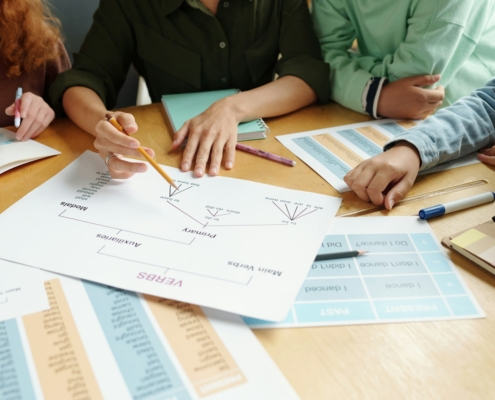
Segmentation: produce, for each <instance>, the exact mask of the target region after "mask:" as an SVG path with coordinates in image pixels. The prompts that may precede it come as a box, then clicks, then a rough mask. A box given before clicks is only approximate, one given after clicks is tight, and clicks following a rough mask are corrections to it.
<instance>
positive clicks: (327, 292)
mask: <svg viewBox="0 0 495 400" xmlns="http://www.w3.org/2000/svg"><path fill="white" fill-rule="evenodd" d="M347 250H366V251H368V253H366V254H364V255H361V256H359V257H354V258H343V259H333V260H323V261H315V262H314V263H313V265H312V267H311V270H310V272H309V274H308V276H307V278H306V281H305V282H304V284H303V285H302V287H301V290H300V291H299V294H298V296H297V299H296V301H295V303H294V305H293V306H292V309H291V311H290V312H289V314H288V315H287V317H286V319H285V321H283V322H281V323H271V322H268V321H261V320H256V319H253V318H245V322H246V323H247V324H248V325H249V326H251V327H252V328H282V327H283V328H286V327H300V326H325V325H347V324H371V323H383V322H409V321H431V320H446V319H461V318H481V317H484V313H483V311H482V309H481V308H480V306H479V305H478V303H477V302H476V300H475V298H474V297H473V295H472V294H471V292H470V290H469V288H468V287H467V286H466V284H465V283H464V281H463V279H462V277H461V276H460V274H459V273H458V271H457V269H456V267H455V266H454V265H453V264H452V262H451V261H450V259H449V258H448V255H447V253H446V251H445V250H444V249H443V247H442V246H441V244H440V243H439V242H438V240H437V238H436V236H435V234H434V233H433V231H432V230H431V228H430V226H429V225H428V223H427V222H426V221H423V220H420V219H419V218H417V217H351V218H336V219H335V220H334V222H333V224H332V226H331V228H330V230H329V231H328V234H327V236H326V237H325V239H324V240H323V243H322V244H321V248H320V251H319V253H334V252H341V251H347Z"/></svg>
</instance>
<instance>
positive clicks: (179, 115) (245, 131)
mask: <svg viewBox="0 0 495 400" xmlns="http://www.w3.org/2000/svg"><path fill="white" fill-rule="evenodd" d="M236 93H239V90H238V89H226V90H213V91H210V92H196V93H184V94H166V95H163V96H162V103H163V106H164V107H165V111H166V113H167V115H168V119H169V120H170V123H171V124H172V128H173V129H174V132H177V131H178V130H179V129H180V128H181V127H182V125H184V122H186V121H187V120H188V119H191V118H193V117H195V116H197V115H199V114H201V113H202V112H203V111H205V110H206V109H207V108H208V107H209V106H211V105H212V104H213V103H214V102H215V101H217V100H220V99H223V98H224V97H227V96H231V95H233V94H236ZM269 130H270V129H269V128H268V126H267V125H266V124H265V122H264V121H263V120H262V119H261V118H258V119H255V120H253V121H248V122H241V123H240V124H239V126H238V135H237V141H239V142H242V141H243V140H253V139H264V138H266V135H267V133H268V132H269Z"/></svg>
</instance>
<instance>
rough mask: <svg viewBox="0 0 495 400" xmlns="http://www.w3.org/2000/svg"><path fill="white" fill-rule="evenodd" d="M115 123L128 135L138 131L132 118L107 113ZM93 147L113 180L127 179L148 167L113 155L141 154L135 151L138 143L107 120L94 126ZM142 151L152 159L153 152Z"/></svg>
mask: <svg viewBox="0 0 495 400" xmlns="http://www.w3.org/2000/svg"><path fill="white" fill-rule="evenodd" d="M108 114H110V115H112V116H113V117H114V118H115V119H116V120H117V122H118V123H119V124H120V125H121V126H122V127H123V129H124V130H125V132H127V133H128V134H132V133H135V132H136V131H137V130H138V126H137V124H136V121H135V120H134V116H133V115H132V114H129V113H123V112H119V111H117V112H109V113H108ZM95 130H96V139H95V141H94V145H95V147H96V148H97V149H98V152H99V154H100V157H101V158H102V159H103V160H105V163H106V164H107V167H108V172H110V176H111V177H112V178H115V179H127V178H130V177H131V176H133V175H134V174H135V173H136V172H145V171H147V170H148V166H147V164H145V163H141V162H131V161H125V160H123V159H121V158H120V157H118V156H116V157H114V156H113V155H125V156H137V157H141V154H140V153H139V152H138V151H137V149H138V148H139V147H140V144H139V141H138V140H137V139H134V138H132V137H130V136H128V135H126V134H125V133H122V132H120V131H119V130H118V129H117V128H115V127H114V126H113V125H112V124H111V123H110V122H108V120H106V119H102V120H101V121H99V122H98V123H97V124H96V127H95ZM143 149H144V150H145V151H146V152H147V153H148V154H149V155H150V156H151V157H154V156H155V153H154V152H153V150H151V149H148V148H146V147H143Z"/></svg>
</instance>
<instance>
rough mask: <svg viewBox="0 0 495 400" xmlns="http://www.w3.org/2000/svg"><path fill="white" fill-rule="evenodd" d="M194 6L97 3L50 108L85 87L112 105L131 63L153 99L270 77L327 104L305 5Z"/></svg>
mask: <svg viewBox="0 0 495 400" xmlns="http://www.w3.org/2000/svg"><path fill="white" fill-rule="evenodd" d="M194 4H195V3H194V2H190V1H189V2H187V1H185V0H101V2H100V6H99V8H98V10H97V11H96V13H95V15H94V21H93V25H92V27H91V29H90V31H89V32H88V35H87V36H86V39H85V40H84V43H83V45H82V46H81V50H80V51H79V53H76V54H75V55H74V65H73V67H72V69H70V70H69V71H66V72H64V73H62V74H60V75H59V76H58V78H57V79H56V81H55V82H54V83H53V85H52V86H51V88H50V97H51V99H52V101H53V104H54V105H56V106H58V107H60V108H61V99H62V96H63V94H64V92H65V90H67V89H68V88H69V87H72V86H85V87H88V88H90V89H93V90H94V91H95V92H96V93H97V94H98V95H99V96H100V97H101V99H102V100H103V102H104V103H105V105H106V107H107V108H109V109H110V108H113V107H114V106H115V103H116V99H117V95H118V92H119V90H120V88H121V86H122V84H123V82H124V80H125V77H126V74H127V71H128V69H129V66H130V65H131V64H133V65H134V66H135V68H136V69H137V71H138V73H139V74H140V75H141V76H143V77H144V79H145V80H146V84H147V86H148V90H149V93H150V97H151V99H152V100H153V101H154V102H156V101H159V100H160V98H161V95H163V94H174V93H187V92H197V91H206V90H218V89H227V88H237V89H241V90H249V89H253V88H255V87H259V86H261V85H264V84H266V83H268V82H270V81H272V80H273V77H274V74H275V73H276V74H278V76H279V77H282V76H285V75H293V76H297V77H299V78H301V79H302V80H304V81H305V82H306V83H307V84H308V85H309V86H310V87H311V88H312V89H313V90H314V91H315V93H316V95H317V97H318V100H319V101H320V102H326V101H327V99H328V95H329V84H328V75H329V67H328V64H326V63H324V62H323V61H322V60H321V51H320V46H319V43H318V41H317V39H316V36H315V34H314V32H313V28H312V24H311V19H310V16H309V11H308V6H307V1H306V0H223V1H222V0H221V1H220V2H219V4H218V10H217V14H216V16H213V15H212V14H211V13H208V12H207V10H205V9H204V8H203V7H197V6H194ZM279 55H281V57H280V58H279Z"/></svg>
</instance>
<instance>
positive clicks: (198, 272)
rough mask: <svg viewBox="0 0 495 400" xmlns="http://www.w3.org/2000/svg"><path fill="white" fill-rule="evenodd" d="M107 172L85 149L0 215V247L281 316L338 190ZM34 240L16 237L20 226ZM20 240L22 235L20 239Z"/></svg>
mask: <svg viewBox="0 0 495 400" xmlns="http://www.w3.org/2000/svg"><path fill="white" fill-rule="evenodd" d="M164 168H166V170H167V172H168V173H169V174H170V175H171V176H172V178H174V179H175V181H176V183H177V184H178V185H179V189H178V190H174V189H173V188H171V187H170V186H169V185H168V184H167V183H166V182H165V181H164V180H163V178H162V177H160V175H158V173H157V172H156V171H155V170H153V169H151V170H150V171H149V172H148V173H145V174H139V175H136V176H134V177H132V179H129V180H124V181H117V180H111V178H110V177H109V175H108V173H107V171H106V168H105V167H104V164H103V162H102V161H101V159H100V158H99V156H98V155H96V154H95V153H92V152H86V153H84V155H82V156H81V157H79V158H78V159H77V160H76V161H75V162H74V163H72V164H71V165H70V166H68V167H67V168H66V169H65V170H63V171H62V172H60V173H59V174H58V175H56V176H55V177H53V178H52V179H51V180H49V181H48V182H46V183H45V184H43V185H41V186H40V187H39V188H37V189H35V190H34V191H33V192H31V193H30V194H29V195H27V196H26V197H24V198H23V199H21V200H20V201H19V202H17V203H16V204H14V205H13V206H12V207H11V208H9V209H8V210H6V211H5V212H4V213H2V214H1V215H0V225H1V226H2V227H5V229H2V230H1V231H0V242H1V243H4V244H5V246H2V248H1V249H0V257H1V258H5V259H8V260H13V261H17V262H21V263H24V264H26V265H32V266H36V267H39V268H42V269H46V270H50V271H55V272H59V273H63V274H66V275H70V276H76V277H80V278H85V279H89V280H92V281H96V282H102V283H106V284H110V285H113V286H117V287H121V288H124V289H128V290H134V291H137V292H141V293H148V294H154V295H157V296H161V297H166V298H172V299H176V300H180V301H186V302H189V303H193V304H199V305H204V306H208V307H212V308H217V309H221V310H225V311H229V312H234V313H236V314H241V315H248V316H251V317H255V318H262V319H268V320H274V321H277V320H279V321H280V320H282V319H283V318H285V316H286V315H287V312H288V310H289V308H290V306H291V304H292V302H293V301H294V299H295V297H296V295H297V292H298V290H299V287H300V285H301V283H302V282H303V281H304V278H305V277H306V275H307V273H308V270H309V268H310V266H311V264H312V262H313V259H314V255H315V254H316V252H317V251H318V249H319V247H320V243H321V240H322V238H323V237H324V236H325V233H326V232H327V229H328V227H329V226H330V223H331V221H332V219H333V217H334V215H335V214H336V212H337V210H338V207H339V206H340V203H341V199H338V198H335V197H330V196H324V195H320V194H315V193H308V192H301V191H295V190H289V189H283V188H279V187H275V186H269V185H264V184H259V183H255V182H250V181H243V180H239V179H232V178H224V177H214V178H212V177H204V178H196V179H195V178H193V177H192V174H191V173H182V172H180V171H179V170H177V169H174V168H167V167H164ZM27 229H29V232H30V235H31V236H32V237H36V238H37V240H30V241H27V242H26V241H25V240H22V239H23V238H24V234H25V232H26V230H27ZM21 243H22V245H21Z"/></svg>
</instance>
